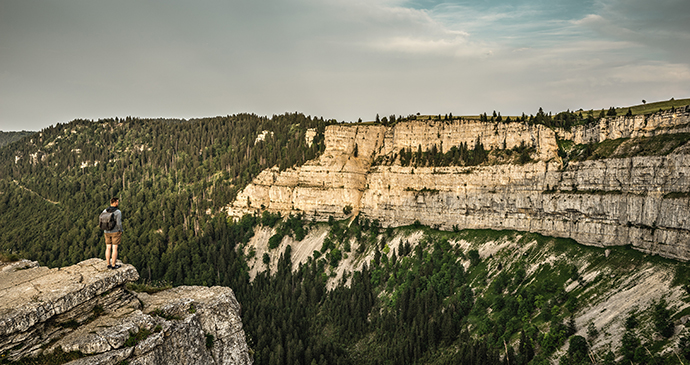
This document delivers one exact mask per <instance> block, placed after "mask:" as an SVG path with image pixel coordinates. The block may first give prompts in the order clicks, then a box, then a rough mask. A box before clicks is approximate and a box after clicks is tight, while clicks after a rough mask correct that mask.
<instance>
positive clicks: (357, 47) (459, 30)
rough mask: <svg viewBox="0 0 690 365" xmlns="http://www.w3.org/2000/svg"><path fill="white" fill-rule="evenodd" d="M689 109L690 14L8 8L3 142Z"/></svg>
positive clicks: (139, 2)
mask: <svg viewBox="0 0 690 365" xmlns="http://www.w3.org/2000/svg"><path fill="white" fill-rule="evenodd" d="M672 97H674V98H676V99H680V98H688V97H690V1H688V0H656V1H649V0H584V1H583V0H578V1H570V0H549V1H546V0H511V1H506V0H475V1H469V0H467V1H465V0H458V1H437V0H366V1H364V0H363V1H360V0H224V1H220V0H197V1H178V0H159V1H152V0H118V1H112V0H108V1H103V0H0V130H3V131H13V130H40V129H42V128H45V127H48V126H50V125H54V124H55V123H58V122H60V123H64V122H69V121H71V120H74V119H94V120H95V119H99V118H111V117H126V116H134V117H165V118H185V119H188V118H197V117H207V116H217V115H228V114H229V115H232V114H236V113H244V112H248V113H255V114H258V115H268V116H270V115H273V114H282V113H285V112H301V113H304V114H305V115H312V116H322V117H324V118H326V119H337V120H338V121H356V120H357V119H358V118H361V119H362V120H365V121H366V120H373V119H374V118H375V116H376V114H380V115H381V116H387V115H390V114H396V115H409V114H416V113H421V114H446V113H453V115H476V114H479V113H483V112H487V113H491V112H492V111H494V110H496V111H498V112H501V114H503V115H519V114H521V113H523V112H524V113H526V114H534V113H536V112H537V110H538V109H539V107H543V108H544V110H545V111H553V112H554V113H555V112H559V111H563V110H566V109H570V110H577V109H579V108H584V109H586V110H588V109H590V108H594V109H601V108H608V107H610V106H629V105H636V104H640V103H641V101H642V100H643V99H645V100H647V101H648V102H652V101H660V100H668V99H670V98H672Z"/></svg>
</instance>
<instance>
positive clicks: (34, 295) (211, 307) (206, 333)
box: [0, 259, 252, 364]
mask: <svg viewBox="0 0 690 365" xmlns="http://www.w3.org/2000/svg"><path fill="white" fill-rule="evenodd" d="M105 266H106V265H105V261H103V260H100V259H90V260H86V261H83V262H80V263H79V264H76V265H73V266H69V267H64V268H56V269H49V268H46V267H39V266H38V265H37V264H36V263H32V262H29V261H22V262H19V263H14V264H11V265H6V266H3V267H1V271H0V353H3V354H4V356H5V358H6V359H8V360H11V361H14V360H19V359H22V358H26V357H36V356H38V355H43V356H50V354H53V353H55V352H56V351H62V352H65V353H69V352H73V351H77V352H79V353H80V354H81V356H83V357H82V358H80V359H77V360H74V361H72V362H71V364H115V363H119V362H121V361H125V360H126V361H127V362H128V363H129V364H251V363H252V360H251V357H250V356H249V353H248V351H249V350H248V347H247V344H246V342H245V337H244V331H243V330H242V321H241V319H240V305H239V303H238V302H237V300H236V299H235V296H234V294H233V292H232V290H231V289H230V288H225V287H211V288H208V287H178V288H173V289H169V290H166V291H162V292H158V293H156V294H152V295H148V294H145V293H134V292H131V291H129V290H127V289H126V288H125V284H126V283H128V282H131V281H134V280H137V279H138V277H139V274H138V273H137V271H136V269H134V267H133V266H131V265H122V267H121V268H120V269H118V270H108V269H107V268H106V267H105Z"/></svg>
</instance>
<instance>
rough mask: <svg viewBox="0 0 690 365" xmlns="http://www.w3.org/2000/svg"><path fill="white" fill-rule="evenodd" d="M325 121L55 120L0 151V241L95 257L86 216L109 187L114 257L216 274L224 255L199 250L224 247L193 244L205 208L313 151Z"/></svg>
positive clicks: (184, 275)
mask: <svg viewBox="0 0 690 365" xmlns="http://www.w3.org/2000/svg"><path fill="white" fill-rule="evenodd" d="M327 124H328V122H327V121H324V120H323V119H316V118H310V117H305V116H304V115H302V114H285V115H280V116H274V117H273V118H266V117H259V116H256V115H250V114H241V115H235V116H226V117H216V118H205V119H196V120H189V121H184V120H151V119H137V118H127V119H108V120H98V121H88V120H75V121H73V122H70V123H67V124H59V123H58V124H57V125H56V126H53V127H49V128H47V129H44V130H43V131H41V132H39V133H38V134H36V135H34V136H33V137H32V138H31V139H27V140H26V141H25V143H19V144H13V145H9V146H6V147H5V148H3V149H0V226H2V227H3V228H2V229H3V233H2V235H0V251H4V252H5V253H6V254H19V255H20V256H22V257H25V258H29V259H33V260H38V261H39V262H41V264H44V265H48V266H65V265H70V264H74V263H76V262H79V261H81V260H84V259H86V258H89V257H98V256H99V255H101V254H102V251H103V247H101V246H102V245H103V242H101V241H102V232H101V231H100V230H99V229H98V228H97V216H98V214H99V213H100V211H101V210H103V209H104V208H106V207H107V205H108V202H109V199H110V197H112V196H118V197H120V206H121V210H122V211H123V214H124V237H123V242H124V243H123V248H124V247H126V249H123V250H122V255H121V258H122V259H123V260H126V261H127V262H129V263H132V264H134V265H135V266H136V267H137V268H138V269H139V270H140V271H141V272H142V273H143V274H144V276H145V277H147V278H149V279H151V278H152V279H166V280H169V281H171V282H175V283H180V284H181V283H183V282H185V283H192V282H194V283H206V284H219V283H225V284H227V281H225V280H223V278H222V275H221V274H220V273H221V272H223V275H224V273H225V270H219V268H224V265H220V266H219V267H216V265H215V263H209V262H207V261H206V260H205V259H204V260H203V264H204V266H202V262H200V258H199V257H200V256H204V258H211V259H213V260H216V259H217V260H223V259H227V257H224V255H225V254H228V255H231V253H230V252H227V253H225V252H218V251H215V250H220V248H216V247H215V246H214V247H210V246H205V245H204V247H203V252H197V251H195V248H196V249H198V248H199V247H200V246H199V245H200V243H199V242H200V240H204V239H207V237H209V236H213V234H212V232H213V229H212V228H211V225H210V222H211V219H212V217H213V216H214V215H216V214H217V213H218V212H219V210H220V209H221V208H222V207H223V206H225V205H227V204H228V203H229V202H230V201H232V199H234V197H235V194H236V192H237V191H238V189H240V188H242V187H243V186H244V185H246V184H247V183H248V182H249V181H251V179H252V178H253V177H254V176H256V174H258V173H259V172H260V171H261V170H262V169H265V168H267V167H271V166H274V165H279V166H280V167H281V168H286V167H289V166H292V165H294V164H301V163H303V162H304V161H307V160H309V159H312V158H314V157H315V156H317V155H318V154H319V153H320V151H321V150H322V149H323V143H322V138H323V131H324V128H325V126H326V125H327ZM310 128H314V129H315V131H316V132H317V133H316V137H315V138H314V140H313V143H312V144H308V143H307V141H306V139H305V134H306V131H307V130H308V129H310ZM262 132H263V133H262ZM260 134H262V135H263V136H264V139H263V140H262V139H261V138H257V136H259V135H260ZM209 250H211V251H209ZM230 251H231V250H230ZM228 264H230V262H228ZM192 267H193V269H192ZM192 272H194V274H192Z"/></svg>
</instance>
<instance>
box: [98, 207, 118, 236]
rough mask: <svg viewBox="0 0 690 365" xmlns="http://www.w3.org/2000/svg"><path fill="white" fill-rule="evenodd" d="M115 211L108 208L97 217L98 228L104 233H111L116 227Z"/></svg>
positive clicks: (115, 209)
mask: <svg viewBox="0 0 690 365" xmlns="http://www.w3.org/2000/svg"><path fill="white" fill-rule="evenodd" d="M115 211H117V208H115V207H108V209H106V210H104V211H103V212H102V213H101V214H100V215H99V216H98V226H99V227H100V228H101V229H102V230H104V231H112V230H113V228H115V226H116V225H117V219H116V218H115Z"/></svg>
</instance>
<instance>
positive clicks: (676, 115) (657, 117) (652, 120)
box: [556, 105, 690, 144]
mask: <svg viewBox="0 0 690 365" xmlns="http://www.w3.org/2000/svg"><path fill="white" fill-rule="evenodd" d="M672 133H690V105H689V106H686V107H682V108H678V109H675V110H673V111H671V110H667V111H664V112H659V113H654V114H651V115H637V116H634V117H624V116H620V117H615V118H601V119H599V120H597V121H596V122H595V123H593V124H591V125H580V126H575V127H573V128H572V129H571V130H563V129H557V130H556V134H557V135H558V137H559V138H560V139H567V140H572V141H573V142H575V143H577V144H582V143H589V142H593V143H597V142H601V141H604V140H607V139H617V138H636V137H653V136H657V135H660V134H672Z"/></svg>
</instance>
